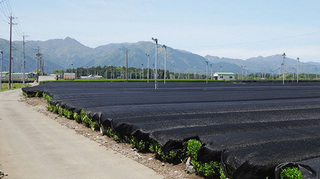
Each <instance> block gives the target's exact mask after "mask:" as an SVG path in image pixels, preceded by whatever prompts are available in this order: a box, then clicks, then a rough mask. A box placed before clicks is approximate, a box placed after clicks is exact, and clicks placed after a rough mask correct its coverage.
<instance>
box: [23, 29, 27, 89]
mask: <svg viewBox="0 0 320 179" xmlns="http://www.w3.org/2000/svg"><path fill="white" fill-rule="evenodd" d="M22 37H23V42H22V46H23V64H22V65H23V72H22V73H23V86H25V79H26V74H25V68H26V60H25V44H26V42H25V38H26V37H28V36H27V35H24V34H23V36H22Z"/></svg>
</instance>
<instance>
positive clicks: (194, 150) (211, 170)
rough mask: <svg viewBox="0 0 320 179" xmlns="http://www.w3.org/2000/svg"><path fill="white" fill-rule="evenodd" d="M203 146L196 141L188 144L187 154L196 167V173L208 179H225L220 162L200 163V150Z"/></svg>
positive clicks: (193, 140) (189, 141)
mask: <svg viewBox="0 0 320 179" xmlns="http://www.w3.org/2000/svg"><path fill="white" fill-rule="evenodd" d="M201 146H202V144H201V142H200V141H198V140H195V139H190V140H188V141H187V143H186V150H187V151H186V154H187V156H189V157H191V164H192V165H193V166H194V169H195V171H196V173H197V174H198V175H200V176H204V177H206V178H219V177H221V178H225V175H224V173H223V170H222V168H221V166H220V164H219V162H216V161H211V162H209V163H203V162H199V161H198V150H199V149H200V148H201Z"/></svg>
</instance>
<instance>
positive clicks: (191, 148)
mask: <svg viewBox="0 0 320 179" xmlns="http://www.w3.org/2000/svg"><path fill="white" fill-rule="evenodd" d="M201 146H202V144H201V142H200V141H198V140H195V139H190V140H189V141H188V142H187V156H188V157H191V159H192V160H197V159H198V150H199V149H200V147H201Z"/></svg>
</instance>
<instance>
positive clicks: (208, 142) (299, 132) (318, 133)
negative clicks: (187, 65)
mask: <svg viewBox="0 0 320 179" xmlns="http://www.w3.org/2000/svg"><path fill="white" fill-rule="evenodd" d="M23 91H24V92H25V93H27V94H28V95H35V94H36V93H37V92H38V93H46V94H47V95H49V96H51V97H53V98H52V100H51V102H52V103H53V104H59V105H60V106H62V107H63V108H65V109H68V110H70V111H73V112H76V113H80V111H81V110H84V111H85V112H86V113H87V114H89V116H91V118H92V120H94V121H98V123H99V124H100V125H103V126H109V127H111V128H112V129H113V130H114V131H116V132H117V133H119V134H120V135H123V136H135V137H136V138H138V139H140V140H144V141H148V140H154V141H156V142H158V143H159V144H160V145H161V146H162V147H163V149H164V151H167V152H168V151H172V150H177V149H180V148H182V147H183V145H184V143H185V141H187V140H189V139H198V140H199V141H201V143H202V147H201V148H200V150H199V151H198V159H199V160H200V161H203V162H210V161H219V162H220V163H221V165H222V167H223V169H224V170H230V168H231V169H232V171H233V172H232V174H233V178H265V177H267V176H269V177H270V178H274V177H277V175H275V173H276V174H277V173H278V172H279V169H280V168H281V167H284V166H289V165H290V166H297V167H299V169H300V170H301V171H302V172H303V174H304V175H305V176H310V177H317V176H318V174H319V171H320V158H319V157H320V85H319V84H318V83H287V84H285V85H282V84H281V83H250V84H233V83H209V84H206V83H203V82H198V83H197V82H188V83H187V82H185V83H183V82H169V83H167V84H162V83H159V89H154V83H142V82H136V83H131V82H129V83H115V82H52V83H44V84H42V85H39V86H36V87H30V88H24V89H23Z"/></svg>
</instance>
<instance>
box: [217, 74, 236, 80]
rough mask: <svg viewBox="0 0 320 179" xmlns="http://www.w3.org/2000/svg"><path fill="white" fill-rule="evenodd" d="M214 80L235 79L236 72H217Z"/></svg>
mask: <svg viewBox="0 0 320 179" xmlns="http://www.w3.org/2000/svg"><path fill="white" fill-rule="evenodd" d="M213 78H214V80H234V73H231V72H216V73H214V74H213Z"/></svg>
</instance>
